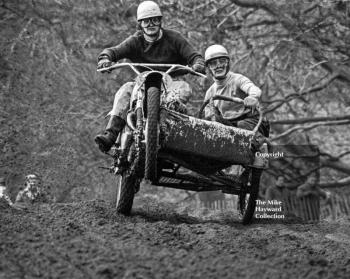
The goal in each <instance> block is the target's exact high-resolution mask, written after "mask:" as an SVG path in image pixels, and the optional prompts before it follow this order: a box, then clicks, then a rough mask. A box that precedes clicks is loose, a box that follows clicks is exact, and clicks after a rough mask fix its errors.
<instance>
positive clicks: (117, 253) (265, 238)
mask: <svg viewBox="0 0 350 279" xmlns="http://www.w3.org/2000/svg"><path fill="white" fill-rule="evenodd" d="M0 221H1V227H0V278H37V277H41V278H349V274H350V252H349V251H350V225H349V224H350V222H349V220H347V221H344V222H341V223H337V224H336V223H326V222H323V223H320V224H317V225H312V224H298V223H292V222H291V223H289V224H286V223H284V224H283V223H280V224H271V223H270V224H268V223H262V222H260V223H259V222H255V223H254V224H253V225H250V226H242V225H241V224H239V223H238V221H235V219H234V217H232V216H230V214H229V213H225V214H217V215H213V216H209V217H208V216H207V217H206V218H203V217H201V218H199V217H196V218H195V217H191V216H188V215H185V214H179V213H177V212H176V211H175V210H174V209H173V208H171V207H169V206H165V205H162V204H157V203H151V202H150V201H149V200H147V202H146V201H142V200H141V201H139V202H138V204H137V205H136V206H135V208H134V210H133V214H132V216H130V217H124V216H120V215H118V214H117V213H116V212H115V210H114V209H110V208H109V206H108V204H107V203H105V202H103V201H89V202H82V203H75V204H53V205H48V204H42V205H38V206H35V207H33V208H31V209H29V210H27V211H16V210H13V209H9V208H8V209H0Z"/></svg>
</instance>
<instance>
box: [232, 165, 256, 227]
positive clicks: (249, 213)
mask: <svg viewBox="0 0 350 279" xmlns="http://www.w3.org/2000/svg"><path fill="white" fill-rule="evenodd" d="M261 174H262V170H261V169H256V168H252V169H250V170H249V173H246V175H247V176H248V177H247V183H244V184H245V186H244V188H243V189H242V191H241V193H240V195H239V197H238V212H239V217H240V220H241V221H242V224H244V225H247V224H249V223H250V222H251V220H252V218H253V215H254V212H255V206H256V200H257V198H258V195H259V185H260V177H261ZM243 175H244V174H243Z"/></svg>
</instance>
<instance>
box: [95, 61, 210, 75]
mask: <svg viewBox="0 0 350 279" xmlns="http://www.w3.org/2000/svg"><path fill="white" fill-rule="evenodd" d="M122 67H130V68H131V69H132V70H133V71H134V72H135V73H136V74H137V75H139V74H140V71H139V70H137V68H136V67H144V68H148V69H149V70H151V71H152V70H153V69H152V68H169V69H168V70H167V71H165V73H167V74H170V73H171V72H172V71H175V70H185V71H187V72H189V73H191V74H193V75H197V76H200V77H203V78H206V77H207V76H206V75H203V74H201V73H198V72H196V71H194V70H193V69H192V68H190V67H188V66H184V65H180V64H154V63H127V62H124V63H115V64H113V65H112V66H110V67H107V68H102V69H97V72H103V71H112V70H114V69H117V68H122Z"/></svg>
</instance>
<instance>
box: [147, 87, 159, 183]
mask: <svg viewBox="0 0 350 279" xmlns="http://www.w3.org/2000/svg"><path fill="white" fill-rule="evenodd" d="M159 105H160V90H159V89H158V88H156V87H150V88H149V89H148V91H147V125H146V159H145V179H149V180H150V181H152V182H153V181H155V180H156V178H157V152H158V134H159V132H158V130H159V127H158V120H159Z"/></svg>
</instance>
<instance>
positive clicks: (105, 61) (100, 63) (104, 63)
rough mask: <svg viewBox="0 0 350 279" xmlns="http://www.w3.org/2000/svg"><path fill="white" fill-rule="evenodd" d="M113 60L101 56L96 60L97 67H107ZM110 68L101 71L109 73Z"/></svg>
mask: <svg viewBox="0 0 350 279" xmlns="http://www.w3.org/2000/svg"><path fill="white" fill-rule="evenodd" d="M112 64H113V62H112V61H110V60H109V59H108V58H102V59H101V60H99V61H98V62H97V69H103V68H108V67H110V66H112ZM110 72H111V71H110V70H106V71H101V73H110Z"/></svg>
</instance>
